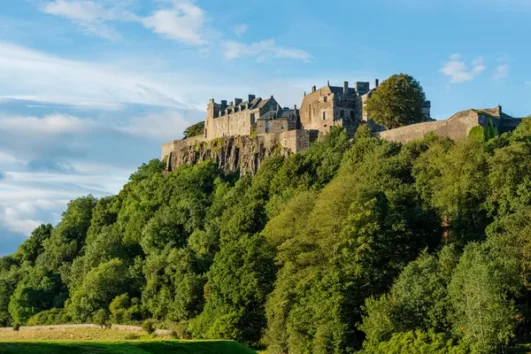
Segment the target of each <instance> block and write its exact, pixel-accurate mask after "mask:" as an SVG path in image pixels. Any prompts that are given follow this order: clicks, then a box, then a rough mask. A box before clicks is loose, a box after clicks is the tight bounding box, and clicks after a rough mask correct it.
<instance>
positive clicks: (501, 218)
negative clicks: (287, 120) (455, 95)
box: [0, 120, 531, 354]
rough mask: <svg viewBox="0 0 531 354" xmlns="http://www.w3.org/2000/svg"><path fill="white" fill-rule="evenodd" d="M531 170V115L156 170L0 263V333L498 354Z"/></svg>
mask: <svg viewBox="0 0 531 354" xmlns="http://www.w3.org/2000/svg"><path fill="white" fill-rule="evenodd" d="M485 137H487V135H485ZM530 172H531V120H526V121H524V123H522V124H521V126H520V127H519V128H518V129H517V130H516V131H514V132H513V133H509V134H507V133H506V134H503V135H501V136H494V137H490V138H489V139H488V140H487V139H486V138H485V139H478V136H477V134H475V135H474V137H473V138H470V139H464V140H461V141H458V142H452V141H450V140H448V139H445V138H440V137H437V136H434V135H429V136H426V137H425V138H424V139H423V140H418V141H414V142H410V143H407V144H404V145H400V144H395V143H389V142H385V141H382V140H379V139H377V138H374V137H372V136H371V135H370V133H369V131H368V129H367V128H366V127H365V126H361V127H360V128H359V129H358V132H357V133H356V136H355V137H354V139H353V140H352V141H349V139H348V137H347V135H346V134H345V132H344V131H342V130H340V129H335V130H332V132H331V133H330V134H328V135H327V136H326V138H325V140H324V141H322V142H319V143H316V144H314V145H312V147H311V148H310V149H309V150H308V151H306V152H304V153H301V154H296V155H291V156H289V157H273V158H270V159H268V160H266V161H264V162H263V163H262V165H261V167H260V169H259V170H258V173H257V174H256V175H255V176H253V177H249V176H247V177H241V178H238V177H237V175H238V174H224V173H223V172H221V171H219V170H218V169H217V167H216V165H215V164H213V163H210V162H206V163H202V164H199V165H196V166H183V167H180V168H178V169H176V170H175V171H173V172H171V173H163V164H162V163H161V162H160V161H158V160H153V161H151V162H149V163H148V164H144V165H142V166H141V167H140V168H139V169H138V171H137V172H135V173H134V174H132V175H131V177H130V181H129V182H128V183H127V184H126V185H125V186H124V188H123V190H122V191H121V192H120V193H119V194H118V195H116V196H112V197H106V198H101V199H99V200H96V199H95V198H93V197H91V196H88V197H83V198H79V199H76V200H74V201H72V202H70V204H69V205H68V208H67V210H66V211H65V212H64V214H63V219H62V221H61V222H60V223H59V224H58V225H56V226H55V227H52V226H51V225H42V226H40V227H38V228H37V229H36V230H35V231H34V232H33V233H32V235H31V237H30V238H29V239H28V240H26V241H25V242H24V244H22V245H21V246H20V248H19V249H18V251H17V252H16V253H15V254H13V255H11V256H7V257H4V258H0V324H1V325H4V326H8V325H14V324H43V323H65V322H95V323H99V324H102V325H103V324H106V323H107V322H112V323H137V324H141V323H151V324H152V325H155V326H159V325H165V326H167V327H168V328H170V329H172V330H174V332H175V333H178V334H179V335H181V336H182V337H193V338H197V339H201V338H212V339H215V338H224V339H235V340H238V341H241V342H244V343H247V344H253V345H257V344H262V345H264V346H267V348H268V351H269V352H270V353H276V354H278V353H294V354H298V353H301V354H302V353H337V354H340V353H341V354H342V353H352V352H354V351H363V352H365V353H382V352H386V353H404V352H412V353H413V352H416V353H433V352H440V353H466V352H471V353H489V352H495V351H498V350H500V349H503V348H504V347H505V346H506V345H507V344H508V343H510V341H511V340H513V339H514V338H516V337H522V336H523V335H524V334H525V333H529V329H530V321H531V312H530V310H529V308H530V307H529V305H530V302H531V300H530V299H531V296H530V295H531V293H530V290H531V262H530V261H529V259H531V257H530V256H531V237H530V236H531V217H530V216H531V173H530ZM152 321H153V322H152Z"/></svg>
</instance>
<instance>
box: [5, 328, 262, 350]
mask: <svg viewBox="0 0 531 354" xmlns="http://www.w3.org/2000/svg"><path fill="white" fill-rule="evenodd" d="M72 353H73V354H256V352H254V351H252V350H250V349H248V348H246V347H244V346H243V345H241V344H238V343H236V342H232V341H178V340H172V339H170V338H169V337H160V336H159V337H156V338H153V337H151V336H148V335H146V334H143V333H138V332H129V331H119V330H113V329H106V330H103V329H96V328H85V329H47V330H21V331H19V332H15V331H12V330H11V331H6V330H0V354H72Z"/></svg>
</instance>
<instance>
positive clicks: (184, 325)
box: [171, 321, 192, 339]
mask: <svg viewBox="0 0 531 354" xmlns="http://www.w3.org/2000/svg"><path fill="white" fill-rule="evenodd" d="M171 334H172V336H174V337H175V338H178V339H192V331H191V330H190V322H188V321H181V322H179V323H177V324H175V325H174V326H173V327H172V331H171Z"/></svg>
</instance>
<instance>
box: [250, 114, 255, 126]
mask: <svg viewBox="0 0 531 354" xmlns="http://www.w3.org/2000/svg"><path fill="white" fill-rule="evenodd" d="M254 119H255V118H254V113H251V124H254Z"/></svg>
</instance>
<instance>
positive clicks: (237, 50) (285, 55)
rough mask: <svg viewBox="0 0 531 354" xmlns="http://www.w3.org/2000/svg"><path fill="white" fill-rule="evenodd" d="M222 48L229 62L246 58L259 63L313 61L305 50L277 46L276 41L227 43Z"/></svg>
mask: <svg viewBox="0 0 531 354" xmlns="http://www.w3.org/2000/svg"><path fill="white" fill-rule="evenodd" d="M222 46H223V49H224V51H225V57H226V58H227V59H229V60H230V59H236V58H240V57H245V56H248V57H254V58H256V60H257V61H259V62H263V61H267V60H269V59H271V58H278V59H296V60H302V61H304V62H309V61H310V60H311V59H312V56H311V55H310V54H309V53H308V52H306V51H304V50H301V49H294V48H285V47H280V46H277V45H276V43H275V40H274V39H267V40H263V41H260V42H254V43H251V44H245V43H241V42H236V41H225V42H223V43H222Z"/></svg>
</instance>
